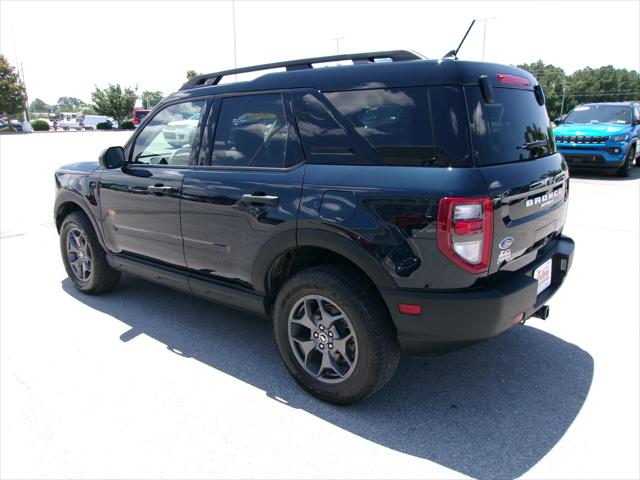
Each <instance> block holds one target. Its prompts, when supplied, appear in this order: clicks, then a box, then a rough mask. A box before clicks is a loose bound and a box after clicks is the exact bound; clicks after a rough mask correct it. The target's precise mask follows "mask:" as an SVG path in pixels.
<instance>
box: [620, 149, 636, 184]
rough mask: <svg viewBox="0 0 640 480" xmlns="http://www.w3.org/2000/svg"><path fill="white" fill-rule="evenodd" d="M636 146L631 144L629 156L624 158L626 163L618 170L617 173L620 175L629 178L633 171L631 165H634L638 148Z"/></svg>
mask: <svg viewBox="0 0 640 480" xmlns="http://www.w3.org/2000/svg"><path fill="white" fill-rule="evenodd" d="M635 147H636V146H635V145H631V146H630V147H629V152H628V153H627V156H626V157H625V159H624V163H623V164H622V166H621V167H620V168H619V169H618V170H617V171H616V175H618V176H619V177H622V178H627V177H628V176H629V174H630V173H631V167H632V166H633V160H634V158H635V156H636V148H635Z"/></svg>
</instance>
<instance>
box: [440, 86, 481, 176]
mask: <svg viewBox="0 0 640 480" xmlns="http://www.w3.org/2000/svg"><path fill="white" fill-rule="evenodd" d="M429 97H430V100H431V116H432V118H433V132H434V135H435V138H436V158H437V161H438V165H440V166H443V167H449V166H452V167H453V166H470V165H472V164H473V161H472V159H471V148H470V147H469V120H468V118H467V111H466V106H465V103H464V95H463V91H462V88H460V87H453V86H443V87H430V88H429Z"/></svg>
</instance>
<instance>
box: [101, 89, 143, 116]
mask: <svg viewBox="0 0 640 480" xmlns="http://www.w3.org/2000/svg"><path fill="white" fill-rule="evenodd" d="M136 98H138V95H137V94H136V92H135V90H133V89H131V88H128V87H127V88H124V89H123V88H122V87H121V86H120V85H111V84H109V86H108V87H107V88H105V89H104V90H101V89H100V88H98V87H97V86H96V89H95V91H94V92H93V93H92V94H91V100H93V103H94V105H95V109H96V112H98V113H99V114H100V115H108V116H110V117H112V118H113V119H115V120H116V121H117V122H118V123H122V122H123V121H124V119H125V118H127V116H128V115H129V114H130V113H131V112H132V111H133V108H134V106H135V104H136Z"/></svg>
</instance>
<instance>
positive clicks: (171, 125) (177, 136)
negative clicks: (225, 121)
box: [131, 100, 205, 165]
mask: <svg viewBox="0 0 640 480" xmlns="http://www.w3.org/2000/svg"><path fill="white" fill-rule="evenodd" d="M204 106H205V101H204V100H200V101H197V102H185V103H178V104H175V105H171V106H169V107H167V108H165V109H164V110H161V111H160V112H158V114H157V115H156V116H155V117H153V118H152V119H151V121H150V122H149V123H148V124H147V125H146V126H145V127H144V129H143V130H142V131H141V132H140V135H138V137H137V138H136V141H135V145H134V147H133V152H132V155H131V163H140V164H145V165H150V164H152V165H188V164H189V160H190V157H191V153H192V152H191V150H192V146H193V143H194V140H195V138H196V134H197V132H198V125H199V119H200V115H201V113H202V111H203V109H204Z"/></svg>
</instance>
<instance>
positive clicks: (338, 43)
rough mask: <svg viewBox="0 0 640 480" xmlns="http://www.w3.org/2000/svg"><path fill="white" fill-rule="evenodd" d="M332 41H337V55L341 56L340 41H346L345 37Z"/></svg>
mask: <svg viewBox="0 0 640 480" xmlns="http://www.w3.org/2000/svg"><path fill="white" fill-rule="evenodd" d="M331 40H335V41H336V55H340V40H344V37H336V38H332V39H331Z"/></svg>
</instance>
